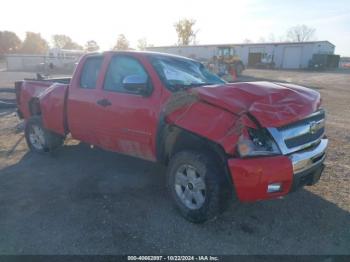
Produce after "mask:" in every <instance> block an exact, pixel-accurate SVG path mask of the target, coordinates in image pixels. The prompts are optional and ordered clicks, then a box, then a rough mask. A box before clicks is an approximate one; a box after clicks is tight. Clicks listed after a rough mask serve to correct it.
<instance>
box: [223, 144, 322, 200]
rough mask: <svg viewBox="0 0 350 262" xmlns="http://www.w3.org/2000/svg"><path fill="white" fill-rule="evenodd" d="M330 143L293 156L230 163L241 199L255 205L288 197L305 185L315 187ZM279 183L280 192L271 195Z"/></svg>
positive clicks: (243, 159) (258, 158) (231, 160)
mask: <svg viewBox="0 0 350 262" xmlns="http://www.w3.org/2000/svg"><path fill="white" fill-rule="evenodd" d="M327 146H328V139H326V138H325V139H321V141H320V142H319V143H318V144H317V145H316V146H313V147H312V148H310V149H306V150H302V151H298V152H295V153H292V154H290V155H280V156H271V157H255V158H235V159H229V160H228V167H229V170H230V172H231V177H232V181H233V183H234V186H235V191H236V195H237V197H238V199H239V200H240V201H242V202H253V201H257V200H263V199H273V198H276V197H280V196H284V195H286V194H288V193H289V192H292V191H295V190H296V189H298V188H300V187H302V186H304V185H313V184H315V183H316V182H317V181H318V180H319V179H320V176H321V174H322V171H323V168H324V164H323V162H324V160H325V156H326V149H327ZM274 183H279V184H281V189H280V190H279V191H278V192H273V193H268V191H267V188H268V185H270V184H274Z"/></svg>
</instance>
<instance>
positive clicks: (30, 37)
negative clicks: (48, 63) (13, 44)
mask: <svg viewBox="0 0 350 262" xmlns="http://www.w3.org/2000/svg"><path fill="white" fill-rule="evenodd" d="M48 48H49V44H48V43H47V41H46V40H45V39H44V38H42V37H41V35H40V34H39V33H33V32H27V33H26V38H25V39H24V41H23V43H22V48H21V52H22V53H25V54H45V53H46V52H47V50H48Z"/></svg>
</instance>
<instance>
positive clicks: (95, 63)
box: [80, 56, 103, 89]
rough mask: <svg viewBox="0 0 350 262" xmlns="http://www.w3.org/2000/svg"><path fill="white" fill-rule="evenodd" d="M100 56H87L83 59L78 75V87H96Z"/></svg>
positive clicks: (100, 63) (100, 61)
mask: <svg viewBox="0 0 350 262" xmlns="http://www.w3.org/2000/svg"><path fill="white" fill-rule="evenodd" d="M102 60H103V58H102V56H99V57H89V58H87V59H86V60H85V63H84V66H83V70H82V72H81V76H80V87H81V88H87V89H94V88H96V83H97V78H98V75H99V73H100V69H101V65H102Z"/></svg>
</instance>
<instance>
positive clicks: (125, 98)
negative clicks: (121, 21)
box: [95, 55, 159, 160]
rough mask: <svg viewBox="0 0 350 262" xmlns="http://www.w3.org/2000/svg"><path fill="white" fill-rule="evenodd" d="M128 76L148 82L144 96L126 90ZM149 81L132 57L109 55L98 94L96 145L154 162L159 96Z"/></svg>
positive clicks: (140, 65)
mask: <svg viewBox="0 0 350 262" xmlns="http://www.w3.org/2000/svg"><path fill="white" fill-rule="evenodd" d="M127 76H140V77H147V79H149V81H148V82H149V84H148V87H147V88H149V89H150V90H148V92H147V94H148V95H147V96H145V94H144V93H141V92H140V91H138V90H127V89H125V88H124V86H123V80H124V79H125V77H127ZM152 90H153V87H152V81H151V79H150V77H149V74H148V72H147V71H146V69H145V67H144V66H143V65H142V63H141V62H140V61H139V60H138V59H137V58H136V57H134V56H132V55H112V56H111V57H110V59H109V61H108V67H107V69H106V73H105V79H104V83H103V84H102V85H101V87H100V90H99V99H98V100H99V101H100V103H99V104H98V110H97V114H98V117H99V119H100V121H99V125H98V126H97V127H95V128H96V130H97V133H98V144H99V145H100V146H101V147H103V148H105V149H109V150H112V151H117V152H120V153H123V154H127V155H132V156H136V157H140V158H144V159H149V160H155V159H156V157H155V149H154V148H153V145H154V143H153V139H154V135H155V133H156V127H157V124H158V123H157V119H158V107H159V99H158V98H157V97H159V94H156V93H155V92H152Z"/></svg>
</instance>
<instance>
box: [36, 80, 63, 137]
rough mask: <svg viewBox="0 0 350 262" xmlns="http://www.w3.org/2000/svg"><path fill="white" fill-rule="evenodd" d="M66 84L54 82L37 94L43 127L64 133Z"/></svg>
mask: <svg viewBox="0 0 350 262" xmlns="http://www.w3.org/2000/svg"><path fill="white" fill-rule="evenodd" d="M67 90H68V85H65V84H59V83H55V84H53V85H52V86H50V87H49V88H48V89H46V90H45V91H43V92H42V93H41V94H40V95H39V99H40V108H41V115H42V119H43V123H44V126H45V128H47V129H49V130H51V131H53V132H55V133H58V134H61V135H64V134H65V132H66V119H65V115H66V114H65V108H66V105H65V101H66V92H67Z"/></svg>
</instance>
